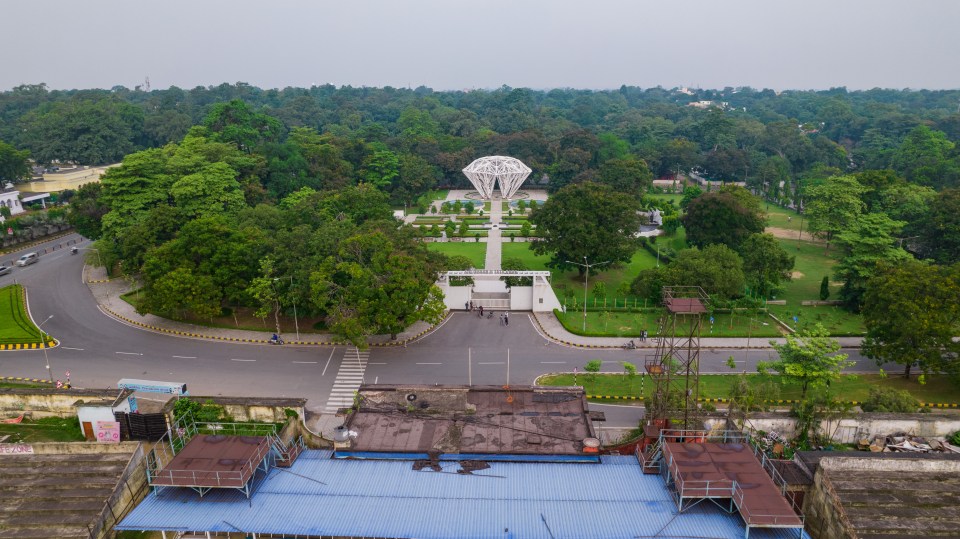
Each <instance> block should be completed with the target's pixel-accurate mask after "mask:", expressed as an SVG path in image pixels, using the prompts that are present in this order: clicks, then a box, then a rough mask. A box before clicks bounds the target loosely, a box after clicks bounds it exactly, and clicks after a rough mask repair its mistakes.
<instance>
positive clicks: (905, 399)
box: [860, 387, 920, 414]
mask: <svg viewBox="0 0 960 539" xmlns="http://www.w3.org/2000/svg"><path fill="white" fill-rule="evenodd" d="M860 408H861V409H862V410H863V411H864V412H884V413H889V414H914V413H916V412H917V409H918V408H920V403H918V402H917V399H915V398H913V395H911V394H910V392H909V391H906V390H903V389H900V390H897V389H894V388H892V387H871V388H870V396H869V397H867V400H865V401H863V402H861V403H860Z"/></svg>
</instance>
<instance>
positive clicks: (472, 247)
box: [426, 242, 487, 268]
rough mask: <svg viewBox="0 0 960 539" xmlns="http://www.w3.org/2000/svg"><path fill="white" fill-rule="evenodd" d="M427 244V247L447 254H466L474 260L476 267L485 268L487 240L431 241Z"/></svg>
mask: <svg viewBox="0 0 960 539" xmlns="http://www.w3.org/2000/svg"><path fill="white" fill-rule="evenodd" d="M426 245H427V249H430V250H431V251H435V252H438V253H443V254H445V255H447V256H465V257H467V258H469V259H470V261H471V262H473V267H475V268H483V266H484V261H485V257H486V256H487V244H486V243H485V242H446V243H439V242H430V243H428V244H426Z"/></svg>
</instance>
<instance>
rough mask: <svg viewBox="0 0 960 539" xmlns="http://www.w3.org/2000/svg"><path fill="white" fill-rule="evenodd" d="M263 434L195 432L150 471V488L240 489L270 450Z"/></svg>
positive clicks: (244, 485)
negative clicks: (210, 433)
mask: <svg viewBox="0 0 960 539" xmlns="http://www.w3.org/2000/svg"><path fill="white" fill-rule="evenodd" d="M270 447H271V442H270V439H269V438H268V437H266V436H218V435H209V434H198V435H196V436H194V437H193V438H191V439H190V441H189V442H188V443H187V444H186V445H185V446H184V447H183V449H181V450H180V452H179V453H177V454H176V455H175V456H173V459H172V460H170V461H169V462H168V463H166V465H164V466H162V468H161V469H160V470H159V471H157V472H153V473H151V477H150V486H152V487H189V488H194V489H210V488H235V489H243V488H245V487H246V485H247V483H248V482H249V481H250V479H252V478H253V476H254V474H255V473H256V471H257V468H258V467H259V466H260V464H261V463H262V462H263V460H264V459H265V458H267V456H268V455H269V453H270Z"/></svg>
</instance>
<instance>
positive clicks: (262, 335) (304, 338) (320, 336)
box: [83, 266, 435, 346]
mask: <svg viewBox="0 0 960 539" xmlns="http://www.w3.org/2000/svg"><path fill="white" fill-rule="evenodd" d="M83 282H84V283H86V284H87V286H88V287H89V288H90V292H91V293H92V294H93V297H94V298H95V299H96V301H97V304H98V305H99V307H100V310H101V311H103V312H104V313H106V314H108V315H110V316H112V317H114V318H116V319H118V320H121V321H123V322H126V323H127V324H130V325H134V326H137V327H140V328H143V329H147V330H150V331H154V332H156V333H169V334H171V335H179V336H181V337H191V338H196V339H210V340H216V341H227V342H246V343H258V344H266V343H267V342H268V341H269V340H270V337H271V336H272V335H273V330H272V329H271V330H265V331H249V330H242V329H229V328H216V327H207V326H198V325H194V324H187V323H184V322H176V321H173V320H168V319H166V318H161V317H159V316H154V315H152V314H147V315H141V314H138V313H137V311H136V309H134V308H133V306H132V305H130V304H129V303H127V302H126V301H123V300H122V299H120V296H121V295H123V294H126V293H127V292H129V291H131V290H134V287H133V286H132V285H131V283H130V282H129V281H126V280H124V279H108V278H107V274H106V269H105V268H100V267H91V266H84V268H83ZM434 327H435V326H432V325H430V324H427V323H426V322H417V323H416V324H414V325H413V326H411V327H409V328H407V329H406V331H404V332H402V333H400V334H398V335H397V338H396V340H391V339H390V336H389V335H374V336H372V337H370V339H369V343H370V346H406V345H407V344H408V343H410V342H412V341H414V340H416V339H419V338H420V337H422V336H424V335H426V334H427V333H428V332H430V330H432V329H433V328H434ZM295 339H296V337H295V336H294V335H293V334H290V333H287V334H284V340H285V341H286V344H288V345H290V344H294V345H315V346H325V345H344V344H347V343H345V342H344V341H342V340H338V339H336V338H334V336H332V335H329V334H325V333H300V340H299V341H297V340H295Z"/></svg>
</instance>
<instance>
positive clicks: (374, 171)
mask: <svg viewBox="0 0 960 539" xmlns="http://www.w3.org/2000/svg"><path fill="white" fill-rule="evenodd" d="M370 150H371V151H370V153H369V155H367V157H366V158H365V159H364V160H363V167H362V168H361V170H360V177H361V178H362V179H363V181H364V182H366V183H369V184H371V185H373V186H374V187H376V188H377V189H381V190H384V191H386V190H389V189H390V187H391V186H392V185H393V182H394V180H396V179H397V178H398V177H399V176H400V160H399V159H398V158H397V154H395V153H393V152H392V151H390V150H388V149H387V147H386V146H384V145H383V144H381V143H379V142H377V143H373V144H370Z"/></svg>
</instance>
